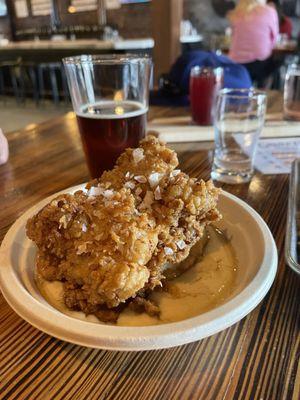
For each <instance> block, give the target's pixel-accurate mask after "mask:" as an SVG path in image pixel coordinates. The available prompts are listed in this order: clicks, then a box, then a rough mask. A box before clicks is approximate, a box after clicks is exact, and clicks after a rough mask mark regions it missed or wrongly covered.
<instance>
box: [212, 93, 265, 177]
mask: <svg viewBox="0 0 300 400" xmlns="http://www.w3.org/2000/svg"><path fill="white" fill-rule="evenodd" d="M266 97H267V96H266V93H265V92H263V91H259V90H254V89H223V90H221V91H220V92H219V96H218V100H217V106H216V115H215V153H214V161H213V168H212V172H211V177H212V179H214V180H217V181H221V182H226V183H244V182H249V181H250V179H251V177H252V175H253V159H254V156H255V151H256V147H257V143H258V139H259V136H260V133H261V130H262V127H263V125H264V121H265V112H266Z"/></svg>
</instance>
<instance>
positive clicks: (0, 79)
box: [0, 68, 6, 104]
mask: <svg viewBox="0 0 300 400" xmlns="http://www.w3.org/2000/svg"><path fill="white" fill-rule="evenodd" d="M0 91H1V96H2V99H3V103H4V104H5V103H6V100H5V85H4V73H3V69H2V68H0Z"/></svg>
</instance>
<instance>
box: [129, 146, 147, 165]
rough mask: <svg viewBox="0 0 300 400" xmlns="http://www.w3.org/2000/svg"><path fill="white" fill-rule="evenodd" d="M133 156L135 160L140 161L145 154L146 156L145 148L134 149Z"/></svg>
mask: <svg viewBox="0 0 300 400" xmlns="http://www.w3.org/2000/svg"><path fill="white" fill-rule="evenodd" d="M132 157H133V159H134V162H136V163H138V162H139V161H141V160H142V159H143V158H144V157H145V156H144V150H143V149H140V148H138V149H134V150H133V152H132Z"/></svg>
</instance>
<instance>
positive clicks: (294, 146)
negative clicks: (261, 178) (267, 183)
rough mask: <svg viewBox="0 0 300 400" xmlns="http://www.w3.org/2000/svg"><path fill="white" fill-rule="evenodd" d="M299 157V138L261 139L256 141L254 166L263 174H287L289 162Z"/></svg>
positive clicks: (289, 167)
mask: <svg viewBox="0 0 300 400" xmlns="http://www.w3.org/2000/svg"><path fill="white" fill-rule="evenodd" d="M296 158H300V137H299V138H277V139H261V140H260V141H259V142H258V146H257V150H256V156H255V160H254V167H255V168H256V169H258V170H259V171H260V172H261V173H263V174H266V175H267V174H289V173H290V172H291V164H292V162H293V161H294V160H295V159H296Z"/></svg>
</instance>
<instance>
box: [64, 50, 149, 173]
mask: <svg viewBox="0 0 300 400" xmlns="http://www.w3.org/2000/svg"><path fill="white" fill-rule="evenodd" d="M63 62H64V66H65V70H66V75H67V80H68V86H69V90H70V94H71V99H72V104H73V108H74V111H75V113H76V116H77V123H78V127H79V131H80V136H81V140H82V144H83V149H84V152H85V156H86V160H87V164H88V167H89V171H90V174H91V176H92V177H93V178H97V177H99V176H100V175H101V174H102V172H103V171H105V170H108V169H111V168H112V167H113V166H114V164H115V162H116V160H117V158H118V157H119V155H120V154H121V153H122V152H123V151H124V150H125V149H126V148H127V147H137V146H138V143H139V141H140V140H141V139H142V138H143V137H144V136H145V132H146V114H147V111H148V98H149V80H150V74H151V67H152V63H151V59H150V58H148V57H139V56H136V55H99V56H91V55H81V56H78V57H68V58H65V59H64V60H63Z"/></svg>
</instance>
